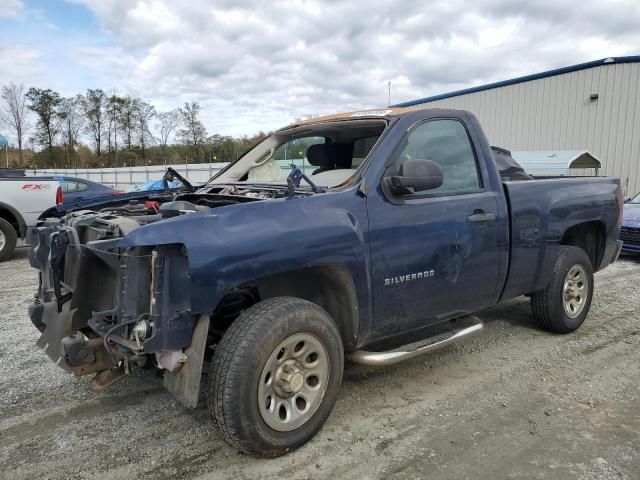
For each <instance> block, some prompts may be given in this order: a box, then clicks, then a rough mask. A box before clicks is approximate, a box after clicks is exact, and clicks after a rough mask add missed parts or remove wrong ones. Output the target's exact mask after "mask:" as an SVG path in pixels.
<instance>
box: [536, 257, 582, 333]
mask: <svg viewBox="0 0 640 480" xmlns="http://www.w3.org/2000/svg"><path fill="white" fill-rule="evenodd" d="M592 296H593V267H592V266H591V260H590V259H589V256H588V255H587V254H586V253H585V251H584V250H582V249H581V248H578V247H570V246H565V245H563V246H561V247H560V252H559V254H558V258H557V260H556V264H555V267H554V269H553V275H552V277H551V281H550V282H549V284H548V285H547V287H546V288H545V289H543V290H540V291H538V292H535V293H534V294H532V295H531V309H532V310H533V314H534V316H535V317H536V318H537V320H538V322H539V323H540V325H541V326H542V327H543V328H544V329H546V330H550V331H552V332H556V333H569V332H572V331H574V330H576V329H577V328H579V327H580V325H582V323H583V322H584V319H585V318H586V316H587V314H588V313H589V308H591V298H592Z"/></svg>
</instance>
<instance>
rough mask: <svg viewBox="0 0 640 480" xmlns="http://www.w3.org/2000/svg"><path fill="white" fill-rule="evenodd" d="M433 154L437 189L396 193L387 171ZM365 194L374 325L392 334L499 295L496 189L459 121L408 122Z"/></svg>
mask: <svg viewBox="0 0 640 480" xmlns="http://www.w3.org/2000/svg"><path fill="white" fill-rule="evenodd" d="M410 159H423V160H431V161H433V162H435V163H437V164H438V165H439V166H440V168H441V169H442V173H443V182H442V185H441V186H440V187H438V188H434V189H431V190H428V191H424V192H412V191H409V192H406V193H405V194H402V195H398V194H394V193H392V192H391V191H390V189H389V187H388V185H387V182H386V180H385V179H386V178H388V177H390V176H393V175H398V172H399V171H401V166H402V164H403V162H405V161H407V160H410ZM384 177H385V178H383V179H382V185H381V188H380V189H378V190H379V193H380V194H379V195H375V196H374V195H371V196H369V198H368V211H369V232H370V249H371V263H372V272H373V274H372V282H373V286H372V292H373V309H374V330H375V335H376V336H378V337H386V336H392V335H394V334H395V333H399V332H403V331H408V330H411V329H414V328H419V327H422V326H426V325H429V324H433V323H437V322H440V321H443V320H447V319H451V318H454V317H457V316H461V315H464V314H466V313H469V312H473V311H476V310H479V309H481V308H484V307H486V306H489V305H491V304H493V302H495V300H496V299H497V296H498V294H499V288H500V286H499V285H498V282H499V269H498V268H497V265H498V264H499V255H500V252H499V246H498V242H499V238H498V232H499V229H498V227H497V222H496V219H497V215H498V210H497V194H496V192H494V191H491V190H490V189H489V188H488V187H485V185H486V184H487V183H488V182H486V181H485V179H483V178H482V174H481V170H480V168H478V160H477V155H476V153H475V151H474V147H473V143H472V142H471V140H470V137H469V134H468V132H467V129H466V126H465V124H464V123H463V122H462V121H461V120H459V119H455V118H452V119H433V120H427V121H424V122H423V123H420V124H418V125H416V126H414V127H412V128H411V129H410V130H409V131H408V132H407V134H406V138H405V139H404V141H403V143H402V144H401V148H400V151H399V152H397V153H396V154H395V155H394V158H393V161H392V162H390V164H389V167H388V168H387V170H386V172H385V174H384Z"/></svg>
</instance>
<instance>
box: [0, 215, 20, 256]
mask: <svg viewBox="0 0 640 480" xmlns="http://www.w3.org/2000/svg"><path fill="white" fill-rule="evenodd" d="M17 241H18V235H17V234H16V231H15V229H14V228H13V226H12V225H11V224H10V223H9V222H7V221H6V220H5V219H4V218H0V262H1V261H3V260H6V259H7V258H9V257H10V256H11V254H12V253H13V251H14V250H15V248H16V243H17Z"/></svg>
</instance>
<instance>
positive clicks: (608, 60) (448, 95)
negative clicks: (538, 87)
mask: <svg viewBox="0 0 640 480" xmlns="http://www.w3.org/2000/svg"><path fill="white" fill-rule="evenodd" d="M612 63H640V55H634V56H629V57H608V58H603V59H600V60H594V61H592V62H585V63H579V64H577V65H571V66H568V67H562V68H556V69H553V70H547V71H546V72H540V73H534V74H532V75H525V76H524V77H517V78H512V79H511V80H503V81H501V82H494V83H488V84H486V85H480V86H478V87H471V88H465V89H464V90H456V91H455V92H451V93H443V94H441V95H434V96H432V97H426V98H420V99H418V100H410V101H408V102H403V103H397V104H395V105H391V107H411V106H413V105H419V104H421V103H428V102H434V101H436V100H442V99H444V98H451V97H458V96H460V95H466V94H468V93H475V92H481V91H483V90H491V89H492V88H499V87H506V86H507V85H515V84H516V83H523V82H529V81H531V80H538V79H540V78H546V77H553V76H555V75H561V74H563V73H570V72H577V71H578V70H585V69H587V68H594V67H600V66H603V65H610V64H612Z"/></svg>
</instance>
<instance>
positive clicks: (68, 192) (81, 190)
mask: <svg viewBox="0 0 640 480" xmlns="http://www.w3.org/2000/svg"><path fill="white" fill-rule="evenodd" d="M53 178H54V179H55V180H58V181H59V182H60V185H61V186H62V199H63V201H64V203H65V204H70V203H75V202H77V201H79V200H89V199H92V198H99V197H106V196H109V195H120V194H121V193H122V192H121V191H120V190H115V189H113V188H111V187H107V186H105V185H102V184H101V183H98V182H92V181H91V180H85V179H84V178H76V177H67V176H60V177H53Z"/></svg>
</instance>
